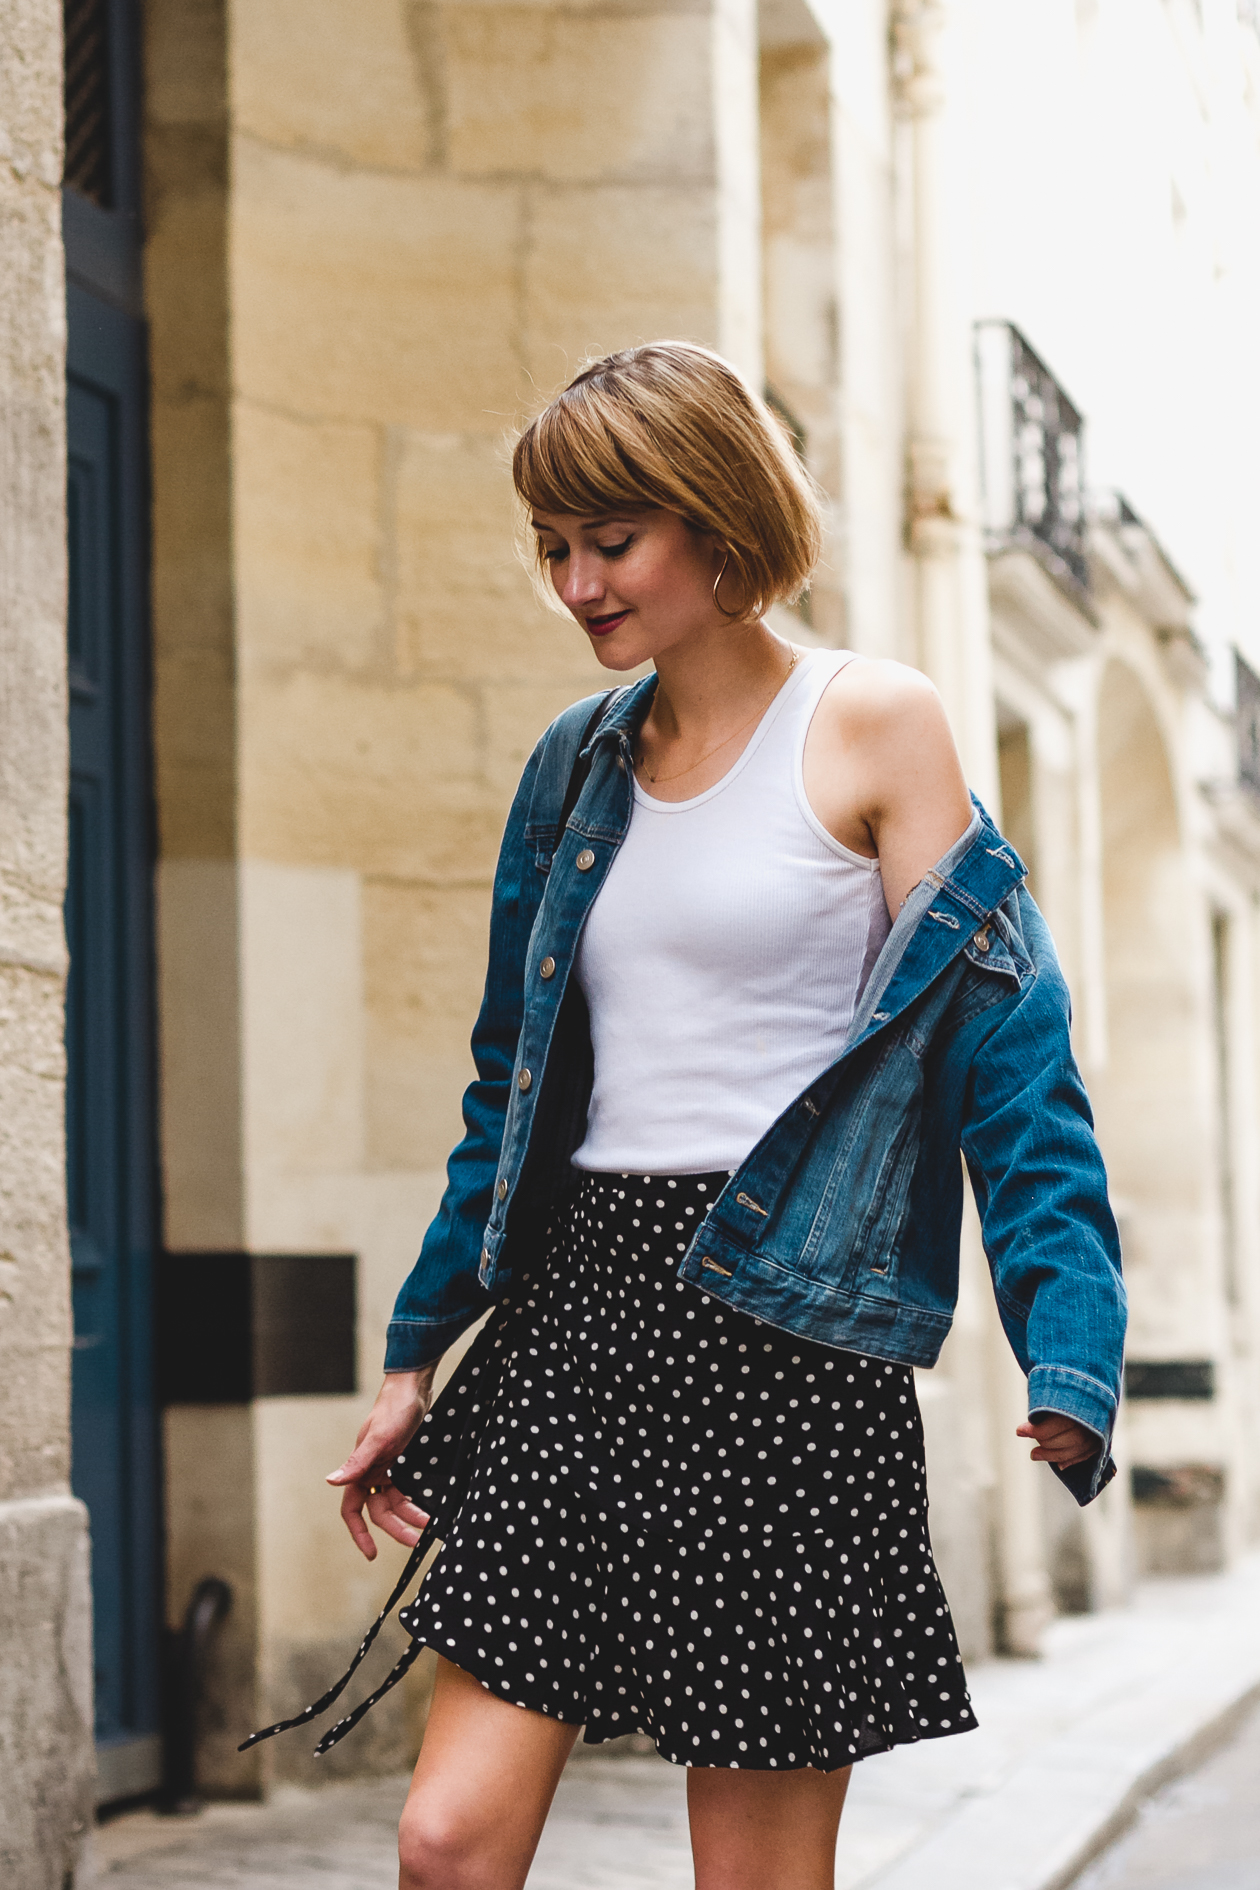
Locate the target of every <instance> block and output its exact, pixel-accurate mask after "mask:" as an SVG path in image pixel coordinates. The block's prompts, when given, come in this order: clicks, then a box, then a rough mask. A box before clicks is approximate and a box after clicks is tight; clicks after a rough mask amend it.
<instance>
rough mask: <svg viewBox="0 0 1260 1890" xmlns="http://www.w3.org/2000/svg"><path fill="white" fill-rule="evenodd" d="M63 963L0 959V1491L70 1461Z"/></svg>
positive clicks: (23, 1486) (58, 1477)
mask: <svg viewBox="0 0 1260 1890" xmlns="http://www.w3.org/2000/svg"><path fill="white" fill-rule="evenodd" d="M62 1036H63V1013H62V981H61V976H60V971H59V969H58V971H57V972H56V973H52V972H45V973H42V974H41V973H39V972H35V971H31V970H29V969H27V968H26V967H23V966H18V965H12V964H7V965H6V964H3V963H0V1360H2V1362H3V1369H2V1370H0V1497H6V1498H20V1497H26V1496H31V1497H34V1496H37V1495H38V1494H39V1493H40V1492H41V1491H44V1490H47V1489H48V1488H49V1487H50V1486H55V1485H56V1484H58V1483H59V1482H61V1481H63V1480H64V1479H65V1477H66V1475H67V1472H68V1468H69V1463H68V1454H69V1439H68V1437H67V1434H66V1411H67V1403H68V1397H69V1384H68V1376H69V1339H70V1257H69V1252H68V1250H67V1241H66V1229H65V1166H64V1164H65V1144H64V1139H63V1123H64V1113H63V1112H64V1101H63V1096H64V1092H63V1088H62V1080H63V1073H64V1051H63V1044H62Z"/></svg>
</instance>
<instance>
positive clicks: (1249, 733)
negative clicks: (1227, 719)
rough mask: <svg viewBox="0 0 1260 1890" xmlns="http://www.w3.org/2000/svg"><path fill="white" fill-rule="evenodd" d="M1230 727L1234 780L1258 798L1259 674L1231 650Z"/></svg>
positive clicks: (1259, 751) (1259, 780)
mask: <svg viewBox="0 0 1260 1890" xmlns="http://www.w3.org/2000/svg"><path fill="white" fill-rule="evenodd" d="M1234 703H1235V708H1234V727H1235V730H1236V731H1237V735H1238V779H1239V780H1240V781H1241V783H1242V785H1243V786H1244V787H1245V788H1246V790H1247V792H1248V793H1249V794H1252V795H1254V796H1255V797H1256V799H1258V800H1260V676H1257V674H1256V672H1255V670H1254V669H1252V667H1251V665H1250V663H1248V662H1245V661H1244V659H1243V658H1242V657H1241V656H1240V655H1239V654H1238V652H1237V650H1235V651H1234Z"/></svg>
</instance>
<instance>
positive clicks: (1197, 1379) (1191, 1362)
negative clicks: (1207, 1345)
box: [1124, 1358, 1216, 1400]
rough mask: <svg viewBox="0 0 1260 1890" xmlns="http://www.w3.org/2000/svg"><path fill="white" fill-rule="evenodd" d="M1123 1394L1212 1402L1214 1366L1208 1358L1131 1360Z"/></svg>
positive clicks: (1214, 1386) (1214, 1388) (1125, 1373)
mask: <svg viewBox="0 0 1260 1890" xmlns="http://www.w3.org/2000/svg"><path fill="white" fill-rule="evenodd" d="M1124 1390H1125V1396H1126V1397H1129V1398H1191V1399H1199V1400H1204V1399H1210V1398H1214V1397H1215V1396H1216V1366H1215V1364H1214V1363H1213V1362H1212V1360H1211V1359H1210V1358H1188V1359H1187V1358H1175V1359H1151V1360H1146V1359H1141V1360H1139V1359H1131V1360H1130V1361H1129V1363H1128V1364H1127V1365H1126V1366H1125V1368H1124Z"/></svg>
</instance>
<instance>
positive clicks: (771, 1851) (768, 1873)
mask: <svg viewBox="0 0 1260 1890" xmlns="http://www.w3.org/2000/svg"><path fill="white" fill-rule="evenodd" d="M852 1770H853V1768H852V1766H848V1765H846V1766H845V1767H844V1769H843V1770H842V1771H839V1772H814V1771H811V1770H808V1769H805V1770H802V1771H799V1772H736V1771H728V1770H722V1769H720V1768H718V1767H716V1766H714V1767H702V1766H693V1767H692V1769H691V1770H690V1771H689V1772H688V1773H687V1810H688V1813H689V1814H690V1818H691V1850H692V1855H693V1857H694V1859H695V1866H696V1890H834V1886H835V1881H836V1833H837V1831H838V1830H839V1828H840V1813H841V1812H842V1811H843V1809H844V1795H845V1793H846V1792H847V1791H848V1789H849V1777H850V1774H851V1773H852Z"/></svg>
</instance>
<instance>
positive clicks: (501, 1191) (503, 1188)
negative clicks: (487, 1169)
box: [495, 1181, 507, 1201]
mask: <svg viewBox="0 0 1260 1890" xmlns="http://www.w3.org/2000/svg"><path fill="white" fill-rule="evenodd" d="M495 1193H496V1194H497V1195H498V1197H499V1199H500V1201H506V1200H507V1182H506V1181H501V1182H500V1183H499V1185H498V1187H497V1188H496V1189H495Z"/></svg>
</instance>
